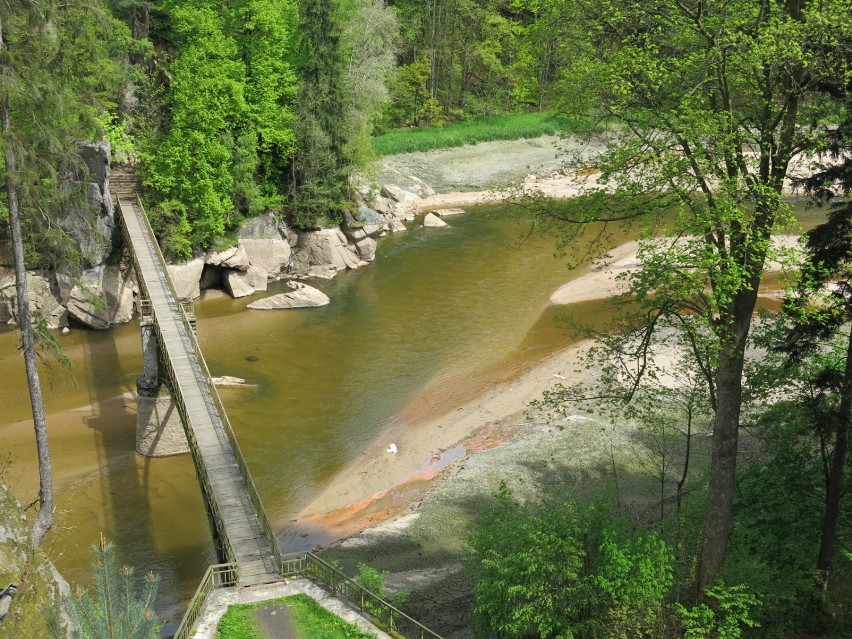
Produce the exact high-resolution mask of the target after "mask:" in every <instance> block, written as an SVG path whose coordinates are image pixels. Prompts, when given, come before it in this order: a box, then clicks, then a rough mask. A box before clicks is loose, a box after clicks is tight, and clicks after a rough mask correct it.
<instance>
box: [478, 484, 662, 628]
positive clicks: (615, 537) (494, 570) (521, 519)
mask: <svg viewBox="0 0 852 639" xmlns="http://www.w3.org/2000/svg"><path fill="white" fill-rule="evenodd" d="M468 543H469V546H470V551H469V556H468V560H467V566H468V572H469V574H470V576H471V577H472V578H473V579H474V595H475V597H476V604H475V607H474V613H475V616H476V620H477V624H478V628H479V630H480V634H481V635H482V636H499V637H505V638H507V639H511V638H513V637H516V638H518V639H521V638H525V637H533V636H534V637H541V638H542V639H556V638H558V637H576V638H577V639H580V638H584V637H612V638H616V637H635V636H645V635H648V634H651V633H652V632H653V631H654V630H655V628H656V627H657V624H658V623H659V622H660V620H661V613H662V607H663V598H664V596H665V595H666V593H667V592H668V589H669V587H670V586H671V582H672V570H671V556H670V554H669V551H668V549H667V548H666V544H665V543H664V542H663V541H662V540H661V539H660V538H659V537H658V536H657V535H655V534H645V533H638V534H635V535H627V534H625V533H623V532H620V530H619V529H618V527H617V526H615V525H614V522H613V521H612V520H611V518H608V517H607V516H606V514H604V513H601V512H600V511H599V510H596V509H595V507H593V506H585V505H581V504H579V503H578V502H576V501H574V500H568V501H566V502H563V503H553V502H549V503H545V504H543V505H542V506H541V507H540V508H534V507H532V506H530V505H523V504H520V503H518V502H517V501H516V500H515V499H514V498H513V496H512V493H511V491H510V490H509V489H508V488H507V487H506V486H505V484H504V485H503V486H502V487H501V489H500V491H499V492H498V493H497V495H496V501H495V503H494V505H493V506H492V507H491V508H490V509H489V510H487V511H486V513H485V514H484V515H483V516H482V518H481V519H480V521H479V522H478V523H477V524H476V525H475V528H474V530H473V532H472V533H471V535H470V536H469V538H468Z"/></svg>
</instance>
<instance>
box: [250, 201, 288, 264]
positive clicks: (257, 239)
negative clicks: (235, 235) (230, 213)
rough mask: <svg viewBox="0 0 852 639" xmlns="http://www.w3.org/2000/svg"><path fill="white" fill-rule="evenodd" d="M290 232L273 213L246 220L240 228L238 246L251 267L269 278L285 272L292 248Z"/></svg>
mask: <svg viewBox="0 0 852 639" xmlns="http://www.w3.org/2000/svg"><path fill="white" fill-rule="evenodd" d="M291 235H292V234H291V232H290V231H289V229H288V228H287V226H286V225H285V224H284V222H282V221H279V220H278V218H277V217H276V216H275V215H274V214H273V213H264V214H263V215H261V216H259V217H256V218H252V219H250V220H246V221H245V222H243V224H242V226H240V231H239V246H240V248H241V249H242V250H243V252H244V253H245V255H246V257H247V258H248V261H249V262H250V263H251V264H252V265H253V266H258V267H260V268H262V269H263V270H264V271H266V272H267V273H268V274H269V275H270V276H272V277H276V276H278V275H280V274H281V273H284V272H286V271H287V269H288V267H289V264H290V255H291V253H292V248H291V246H290V236H291Z"/></svg>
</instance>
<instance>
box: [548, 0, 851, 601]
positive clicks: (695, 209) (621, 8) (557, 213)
mask: <svg viewBox="0 0 852 639" xmlns="http://www.w3.org/2000/svg"><path fill="white" fill-rule="evenodd" d="M576 8H577V14H576V15H577V19H578V20H580V21H581V30H582V31H583V32H585V33H586V34H588V41H587V43H586V44H585V45H584V46H581V47H578V49H577V52H578V55H577V59H575V61H574V63H573V66H572V69H571V73H570V74H569V75H568V76H567V79H568V80H570V81H571V85H572V86H573V87H575V91H574V92H573V93H572V94H571V95H566V96H565V100H564V103H565V108H566V109H569V110H570V109H573V110H576V109H579V108H584V107H589V105H590V104H592V105H594V109H595V111H597V112H598V113H600V112H602V113H604V114H605V115H607V116H608V117H611V118H612V119H613V120H614V121H615V122H617V123H618V127H619V128H618V130H617V132H616V133H615V135H614V140H613V141H612V143H611V144H609V146H608V148H607V149H606V151H605V152H604V153H603V154H602V156H601V157H600V159H599V162H598V164H599V166H600V169H601V175H600V178H599V185H600V186H599V188H593V189H591V190H590V191H589V192H587V193H585V194H584V195H583V196H582V197H580V198H578V199H577V200H576V201H575V202H573V203H571V204H570V205H568V206H564V207H559V208H557V207H548V208H547V209H546V211H545V213H544V216H545V220H547V221H548V222H552V223H554V224H555V225H556V226H557V227H559V228H560V229H562V230H563V231H564V232H565V233H567V235H568V236H569V237H573V236H574V234H575V233H576V232H577V231H579V230H581V229H584V228H585V225H586V224H587V223H588V222H591V221H598V222H602V223H604V225H606V223H614V222H617V221H625V220H641V221H642V222H643V223H644V224H645V233H646V234H645V235H644V236H643V237H644V238H645V239H643V241H642V242H641V247H640V259H641V260H642V262H643V268H642V269H640V270H639V271H637V272H636V273H635V274H634V275H633V276H631V277H630V289H631V291H630V295H631V296H632V297H633V298H634V299H635V300H636V302H637V303H638V305H639V306H640V308H641V310H642V313H643V314H644V315H645V316H646V317H649V318H656V317H658V316H659V315H661V314H664V315H669V316H674V317H684V316H692V317H695V318H698V319H700V320H701V321H702V322H703V323H704V326H705V327H706V334H707V335H709V336H710V338H711V339H710V340H709V341H708V342H707V344H706V345H705V347H704V349H703V350H706V351H707V352H708V353H709V354H710V358H709V360H708V361H710V362H711V363H712V370H711V377H712V381H713V387H714V392H715V417H714V423H713V443H712V452H711V465H710V476H709V494H708V501H707V507H706V512H705V520H704V526H703V531H702V536H701V544H700V549H699V558H698V565H697V575H696V587H697V592H701V591H702V590H703V589H704V588H705V587H706V586H708V585H709V584H711V583H712V582H713V580H714V578H715V575H716V574H717V573H718V571H719V570H720V568H721V567H722V564H723V562H724V559H725V555H726V551H727V543H728V535H729V531H730V528H731V513H732V502H733V494H734V484H735V474H736V463H737V449H738V439H739V428H740V413H741V409H742V397H743V395H742V393H743V366H744V362H745V347H746V341H747V338H748V334H749V329H750V326H751V320H752V314H753V311H754V307H755V302H756V299H757V290H758V286H759V283H760V280H761V275H762V273H763V268H764V263H765V261H766V259H767V257H769V256H770V255H772V254H773V249H772V243H771V233H772V231H773V229H775V228H777V227H778V226H779V225H781V224H783V223H785V221H786V220H787V219H788V216H787V211H786V209H785V207H784V206H783V204H782V197H781V196H782V190H783V188H784V184H785V179H787V178H788V175H789V171H790V166H791V161H792V160H793V159H794V158H795V157H797V156H799V155H801V154H803V153H805V152H808V151H811V150H813V149H815V148H817V147H818V146H819V144H820V133H821V131H820V129H819V128H815V127H811V126H806V125H809V124H811V123H812V122H814V121H817V120H818V118H819V117H820V112H819V108H820V106H821V105H824V104H825V102H824V100H817V99H812V98H813V97H814V93H813V90H814V87H815V86H816V85H817V84H818V83H819V82H820V81H821V80H823V79H824V78H826V77H829V76H832V75H834V74H837V73H843V72H844V71H843V69H841V68H838V66H837V64H836V63H834V62H833V61H832V60H830V59H827V58H826V57H825V56H823V55H821V51H823V50H824V49H825V47H824V45H825V40H826V38H828V39H829V40H832V41H835V42H836V41H837V39H838V38H839V34H840V33H847V32H848V31H849V29H850V24H849V21H848V20H847V19H846V18H845V16H848V14H849V3H848V2H846V1H841V0H838V1H837V2H822V3H816V2H814V3H809V2H757V1H755V2H741V3H734V4H731V3H728V2H723V1H718V2H717V1H715V0H714V1H710V2H707V1H701V2H697V1H696V2H691V1H690V2H684V1H681V0H671V1H669V0H664V1H663V2H660V3H657V5H656V10H655V11H648V7H647V4H646V3H642V2H633V1H626V2H604V3H600V2H594V3H591V2H579V3H576ZM838 16H844V17H843V18H840V20H839V21H838ZM584 51H585V52H591V53H593V55H580V53H581V52H584ZM598 228H600V227H598ZM663 233H665V234H666V237H665V238H659V237H658V236H659V235H660V234H663Z"/></svg>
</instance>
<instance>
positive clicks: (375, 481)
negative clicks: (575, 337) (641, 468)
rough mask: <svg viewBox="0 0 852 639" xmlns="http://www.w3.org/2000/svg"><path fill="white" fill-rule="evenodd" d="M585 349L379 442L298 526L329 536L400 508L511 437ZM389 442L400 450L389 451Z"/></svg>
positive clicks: (568, 375)
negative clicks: (442, 477)
mask: <svg viewBox="0 0 852 639" xmlns="http://www.w3.org/2000/svg"><path fill="white" fill-rule="evenodd" d="M583 348H585V346H584V345H583V344H580V345H575V346H571V347H569V348H566V349H565V350H563V351H561V352H559V353H557V354H555V355H552V356H550V357H548V358H547V359H545V360H544V361H542V362H540V363H539V364H537V365H536V366H535V367H533V368H532V369H531V370H529V371H527V372H525V373H522V374H521V375H520V376H519V377H517V378H516V379H513V380H510V381H507V382H504V383H502V384H500V385H498V386H496V387H494V388H492V389H490V390H489V391H488V392H487V393H485V394H484V395H483V396H480V397H477V398H476V399H474V400H472V401H469V402H467V403H465V404H463V405H462V406H459V407H458V408H456V409H455V410H453V411H451V412H449V413H446V414H444V415H442V416H440V417H437V418H434V419H430V420H427V421H425V422H423V423H416V424H412V425H410V426H408V427H407V428H405V429H404V430H402V431H400V432H397V433H395V434H393V439H390V438H389V437H383V438H382V439H380V440H378V441H376V442H375V443H374V444H373V446H372V447H371V449H370V450H368V451H366V452H365V453H364V455H363V456H362V457H361V458H360V459H359V460H358V461H356V462H355V463H353V464H351V465H350V466H349V467H347V468H345V469H344V470H343V471H342V472H341V473H340V474H339V475H338V476H337V477H336V478H335V479H334V480H333V481H332V482H331V483H330V484H329V485H328V486H327V487H326V488H325V490H323V492H322V493H321V494H320V495H319V496H318V497H317V498H316V499H314V501H313V502H312V503H311V504H309V505H308V507H307V508H305V509H304V510H303V511H302V513H300V515H299V517H298V520H297V527H298V528H299V529H300V530H302V531H304V533H307V534H309V535H311V536H312V537H313V538H316V539H320V540H322V541H324V542H328V541H331V540H334V539H340V538H343V537H345V536H347V535H350V534H352V533H354V532H357V531H359V530H361V529H363V528H364V527H366V526H372V525H376V524H378V523H381V522H383V521H386V520H388V519H389V518H391V517H393V516H395V515H397V514H399V513H400V512H402V511H403V510H405V509H406V508H407V507H408V506H409V505H410V504H411V503H415V502H417V501H419V500H420V499H421V498H422V497H423V495H424V494H425V493H426V492H428V491H429V489H430V486H431V483H432V482H433V480H435V479H436V478H438V477H439V476H440V475H441V474H442V473H450V474H452V472H453V470H454V468H456V467H457V466H458V465H459V464H460V463H462V462H463V460H465V459H466V458H468V457H469V456H470V455H472V454H475V453H476V452H478V451H482V450H487V449H489V448H492V447H494V446H496V445H498V444H500V443H501V442H503V441H505V440H506V439H508V438H510V437H512V436H514V434H516V432H517V428H518V424H519V423H520V422H522V421H523V418H524V412H525V411H526V410H527V408H528V406H529V403H530V402H531V401H532V400H534V399H537V398H539V397H541V393H542V391H543V390H545V389H546V388H548V387H549V386H550V385H552V384H553V383H556V382H562V383H570V381H572V380H576V379H577V378H576V374H575V373H573V372H572V371H573V369H574V366H575V362H576V357H577V354H578V353H579V352H580V351H581V350H582V349H583ZM566 380H567V382H566ZM391 443H394V444H396V447H397V451H398V452H396V453H390V452H388V451H387V449H388V447H389V445H390V444H391ZM320 531H322V532H320Z"/></svg>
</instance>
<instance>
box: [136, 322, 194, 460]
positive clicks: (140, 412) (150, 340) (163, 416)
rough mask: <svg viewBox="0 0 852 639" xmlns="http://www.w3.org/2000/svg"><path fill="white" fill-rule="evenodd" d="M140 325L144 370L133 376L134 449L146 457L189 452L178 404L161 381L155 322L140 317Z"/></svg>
mask: <svg viewBox="0 0 852 639" xmlns="http://www.w3.org/2000/svg"><path fill="white" fill-rule="evenodd" d="M141 328H142V363H143V367H144V372H145V374H144V375H143V376H142V377H140V378H139V379H137V380H136V398H137V399H136V452H137V453H139V454H140V455H144V456H145V457H168V456H170V455H182V454H184V453H188V452H189V443H188V442H187V441H186V433H185V432H184V430H183V424H182V423H181V419H180V413H179V412H178V408H177V404H175V402H174V399H173V398H172V394H171V393H170V392H169V389H168V388H167V387H165V386H164V385H163V384H161V383H160V373H159V353H158V350H159V349H158V348H157V336H156V332H155V331H154V324H153V322H152V321H151V320H150V319H149V318H145V317H143V318H142V323H141Z"/></svg>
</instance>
